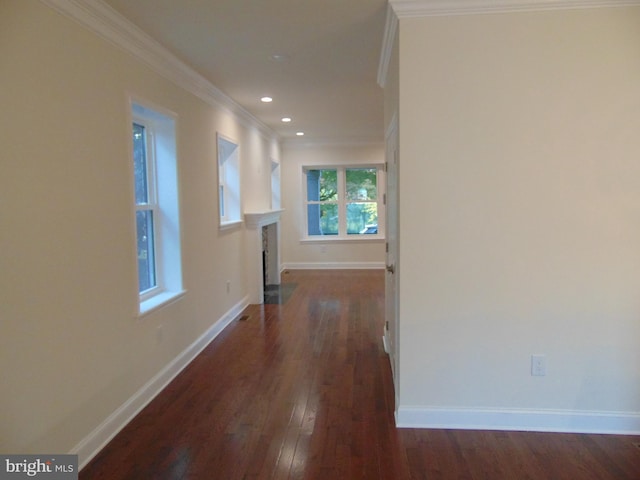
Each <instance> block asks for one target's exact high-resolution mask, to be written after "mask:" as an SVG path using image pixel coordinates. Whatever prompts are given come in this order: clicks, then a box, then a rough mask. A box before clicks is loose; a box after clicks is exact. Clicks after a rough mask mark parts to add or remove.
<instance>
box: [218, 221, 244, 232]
mask: <svg viewBox="0 0 640 480" xmlns="http://www.w3.org/2000/svg"><path fill="white" fill-rule="evenodd" d="M240 225H242V220H232V221H230V222H223V223H221V224H220V230H229V229H231V228H234V227H239V226H240Z"/></svg>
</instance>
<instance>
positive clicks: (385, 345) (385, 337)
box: [382, 334, 389, 355]
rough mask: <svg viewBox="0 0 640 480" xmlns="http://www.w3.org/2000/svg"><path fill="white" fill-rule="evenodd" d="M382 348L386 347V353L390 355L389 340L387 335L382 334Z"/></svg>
mask: <svg viewBox="0 0 640 480" xmlns="http://www.w3.org/2000/svg"><path fill="white" fill-rule="evenodd" d="M382 348H384V353H386V354H387V355H389V342H388V341H387V335H386V334H385V335H382Z"/></svg>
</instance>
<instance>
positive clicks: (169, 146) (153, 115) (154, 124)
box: [128, 98, 186, 318]
mask: <svg viewBox="0 0 640 480" xmlns="http://www.w3.org/2000/svg"><path fill="white" fill-rule="evenodd" d="M129 106H130V112H131V117H130V119H129V120H130V121H129V128H128V132H129V139H130V142H131V144H130V148H129V154H130V155H131V156H133V140H132V138H131V125H132V124H133V123H138V124H140V125H143V126H144V127H145V131H146V133H147V168H148V178H147V180H148V187H147V188H150V190H149V203H150V204H153V205H154V207H153V208H154V210H153V211H154V254H155V255H154V257H155V269H156V287H154V288H152V289H149V290H147V291H145V292H138V288H139V286H138V274H137V262H136V282H135V285H136V293H138V311H137V316H138V318H142V317H144V316H146V315H148V314H149V313H151V312H153V311H155V310H157V309H159V308H161V307H164V306H166V305H169V304H171V303H173V302H175V301H177V300H179V299H180V298H182V297H183V296H184V295H185V293H186V290H185V289H183V286H182V250H181V243H182V242H181V238H180V237H181V232H180V228H179V225H180V205H179V203H180V201H179V197H180V195H179V178H178V165H177V145H176V143H177V142H176V140H177V139H176V132H177V129H176V127H175V123H176V115H175V114H173V113H171V112H167V111H166V110H164V109H158V108H157V107H155V106H150V105H148V104H147V103H146V102H141V101H139V100H137V99H134V98H130V99H129ZM161 135H163V138H162V141H161V139H160V138H159V137H160V136H161ZM159 142H161V143H162V148H161V150H163V153H159V152H158V150H159V149H158V148H157V144H158V143H159ZM159 155H168V156H165V157H163V158H162V159H160V158H159ZM160 161H162V163H163V166H159V162H160ZM130 165H131V168H132V174H131V180H132V184H135V172H134V171H133V158H132V157H131V161H130ZM160 170H162V171H163V172H164V173H161V172H160ZM161 177H162V178H161ZM162 181H168V182H171V184H173V183H174V182H175V186H173V187H172V188H165V189H162V185H159V183H160V182H162ZM132 187H133V185H132ZM132 192H133V194H134V202H133V203H134V209H133V226H134V231H135V229H136V228H137V225H136V214H135V212H136V211H137V210H138V207H139V206H138V205H137V204H136V202H135V188H134V187H133V188H132ZM163 204H164V205H165V206H164V208H163ZM165 216H169V218H170V223H171V224H173V227H172V233H171V234H169V233H168V232H166V231H165V230H164V222H163V217H165ZM176 226H177V228H176ZM167 228H168V227H167ZM133 249H134V252H135V258H137V247H136V243H135V242H134V244H133Z"/></svg>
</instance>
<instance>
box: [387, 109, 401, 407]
mask: <svg viewBox="0 0 640 480" xmlns="http://www.w3.org/2000/svg"><path fill="white" fill-rule="evenodd" d="M386 162H387V205H386V214H387V218H386V224H387V225H386V229H387V231H386V235H387V245H386V250H387V258H386V260H387V273H386V276H385V320H386V322H385V329H384V343H385V349H386V351H387V353H388V354H389V360H390V362H391V370H392V372H393V383H394V389H395V393H396V405H397V403H398V402H397V399H398V393H399V390H398V389H399V387H400V384H399V371H398V362H399V344H398V330H399V329H398V129H397V123H396V122H395V121H392V123H391V126H390V127H389V130H388V132H387V137H386Z"/></svg>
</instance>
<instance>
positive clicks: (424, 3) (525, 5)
mask: <svg viewBox="0 0 640 480" xmlns="http://www.w3.org/2000/svg"><path fill="white" fill-rule="evenodd" d="M389 4H390V6H391V8H392V9H393V11H394V12H395V14H396V15H397V16H398V18H406V17H435V16H446V15H474V14H486V13H513V12H534V11H544V10H571V9H579V8H611V7H629V6H640V0H389Z"/></svg>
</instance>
